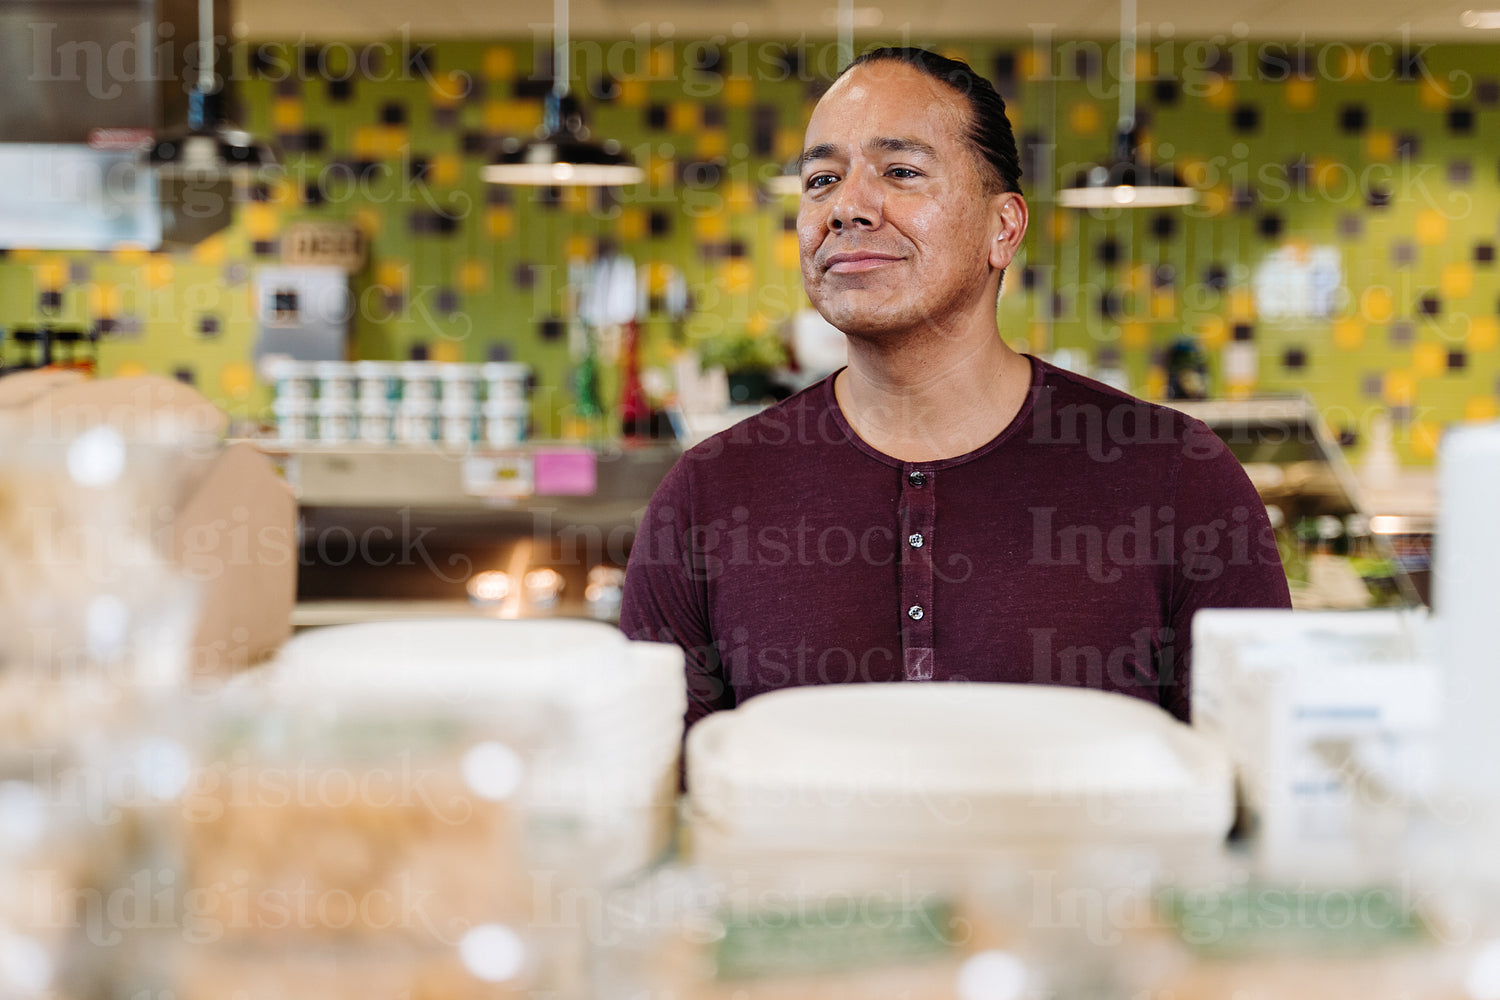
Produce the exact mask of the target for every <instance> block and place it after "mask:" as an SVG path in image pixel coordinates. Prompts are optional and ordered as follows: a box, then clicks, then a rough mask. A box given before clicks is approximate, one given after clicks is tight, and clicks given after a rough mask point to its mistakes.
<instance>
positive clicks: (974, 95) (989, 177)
mask: <svg viewBox="0 0 1500 1000" xmlns="http://www.w3.org/2000/svg"><path fill="white" fill-rule="evenodd" d="M872 62H899V63H905V64H906V65H908V66H910V67H912V68H913V69H916V70H919V71H921V72H923V73H925V74H927V75H928V76H930V77H932V78H933V79H934V80H940V81H941V82H943V83H945V84H947V85H948V86H949V87H952V88H953V89H954V90H956V91H958V93H960V94H962V95H963V96H964V98H965V100H967V101H968V102H969V136H968V138H969V144H970V145H972V146H973V147H974V152H975V153H976V154H978V156H979V158H980V160H982V161H983V162H984V163H987V164H989V166H990V168H991V170H989V171H985V174H986V178H985V181H986V183H985V187H986V188H987V189H989V190H991V191H995V190H999V191H1014V192H1015V193H1016V194H1020V193H1021V157H1020V155H1019V154H1018V153H1017V152H1016V134H1015V132H1014V131H1012V130H1011V127H1010V119H1009V118H1007V117H1006V116H1005V101H1004V99H1003V98H1001V96H1000V95H999V94H998V93H996V92H995V87H994V85H993V84H992V83H990V81H988V80H986V79H985V78H984V77H982V76H980V75H979V74H978V73H976V72H974V69H973V67H971V66H970V65H969V64H968V63H965V62H960V61H959V60H957V59H949V58H948V57H947V56H940V55H938V54H937V53H936V52H929V51H928V50H927V49H919V48H915V47H912V46H905V47H901V48H894V47H886V48H879V49H871V50H870V51H868V52H865V53H862V54H861V55H859V56H858V57H857V58H855V60H854V61H853V62H851V63H850V64H849V65H848V66H845V67H844V69H843V70H842V72H840V73H839V76H843V75H844V73H847V72H849V71H850V70H851V69H853V68H854V67H856V66H863V65H865V64H866V63H872Z"/></svg>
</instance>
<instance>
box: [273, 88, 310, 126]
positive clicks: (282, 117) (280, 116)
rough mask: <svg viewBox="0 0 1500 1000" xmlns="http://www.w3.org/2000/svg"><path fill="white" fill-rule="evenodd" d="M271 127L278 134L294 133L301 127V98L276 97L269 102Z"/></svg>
mask: <svg viewBox="0 0 1500 1000" xmlns="http://www.w3.org/2000/svg"><path fill="white" fill-rule="evenodd" d="M271 127H272V128H274V129H275V130H276V131H278V132H295V131H296V130H297V129H300V128H301V127H302V98H300V97H278V98H276V100H274V101H272V102H271Z"/></svg>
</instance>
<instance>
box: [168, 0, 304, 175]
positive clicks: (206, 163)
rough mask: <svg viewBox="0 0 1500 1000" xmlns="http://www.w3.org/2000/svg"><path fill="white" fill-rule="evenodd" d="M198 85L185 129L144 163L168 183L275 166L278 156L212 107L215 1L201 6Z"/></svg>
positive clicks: (204, 1) (215, 91)
mask: <svg viewBox="0 0 1500 1000" xmlns="http://www.w3.org/2000/svg"><path fill="white" fill-rule="evenodd" d="M198 53H199V56H198V58H199V64H198V80H197V82H196V83H195V84H194V85H193V89H192V90H191V91H189V92H188V120H187V128H186V129H183V130H178V131H174V132H169V133H167V134H165V135H162V136H159V137H158V138H157V139H156V141H155V142H153V143H152V144H151V150H150V152H149V153H147V154H146V162H147V164H149V165H150V166H151V167H152V168H153V169H155V170H156V171H157V173H158V174H160V175H161V176H164V177H192V178H195V179H209V180H212V179H215V178H218V177H223V176H227V175H228V174H229V173H230V172H231V171H240V170H253V169H254V168H256V167H265V166H272V165H274V164H275V163H276V154H275V153H274V152H272V150H271V148H270V147H269V146H267V145H266V144H265V143H262V142H257V141H256V140H255V137H254V136H252V135H251V134H250V133H249V132H246V131H245V130H244V129H242V128H239V127H238V126H236V125H235V124H233V123H232V122H230V121H228V120H227V119H225V118H224V117H222V116H221V115H220V114H217V113H216V112H215V111H214V109H213V108H212V107H211V102H212V101H213V100H214V99H215V98H216V97H217V96H218V83H217V80H216V79H215V76H214V64H215V63H216V62H217V60H218V50H217V46H216V45H215V38H214V3H213V0H198Z"/></svg>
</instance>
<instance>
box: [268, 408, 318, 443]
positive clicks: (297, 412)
mask: <svg viewBox="0 0 1500 1000" xmlns="http://www.w3.org/2000/svg"><path fill="white" fill-rule="evenodd" d="M271 412H272V413H273V414H274V415H275V416H276V437H277V438H278V439H279V440H281V441H283V442H285V443H287V444H303V443H305V442H307V441H311V440H312V439H313V429H314V426H315V425H314V422H313V404H312V401H311V400H308V399H295V398H293V399H279V398H278V399H277V400H276V401H275V402H274V403H272V404H271Z"/></svg>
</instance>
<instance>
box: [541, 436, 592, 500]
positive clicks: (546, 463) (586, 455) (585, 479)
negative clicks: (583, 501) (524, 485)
mask: <svg viewBox="0 0 1500 1000" xmlns="http://www.w3.org/2000/svg"><path fill="white" fill-rule="evenodd" d="M532 457H533V459H534V460H535V463H536V466H535V473H534V475H535V476H536V495H537V496H552V497H588V496H593V495H594V491H595V490H596V489H597V488H598V486H599V474H598V473H599V469H598V462H597V460H596V458H595V455H594V453H593V451H592V450H590V449H588V448H538V449H536V450H535V451H534V452H533V453H532Z"/></svg>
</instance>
